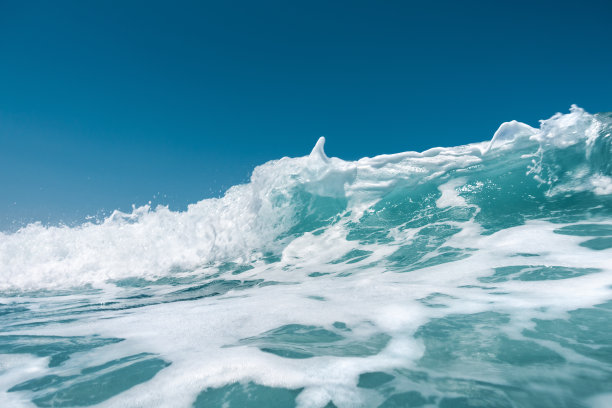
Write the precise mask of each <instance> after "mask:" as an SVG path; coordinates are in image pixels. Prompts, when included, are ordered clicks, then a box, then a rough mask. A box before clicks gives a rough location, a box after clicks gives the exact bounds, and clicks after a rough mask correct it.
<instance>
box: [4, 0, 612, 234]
mask: <svg viewBox="0 0 612 408" xmlns="http://www.w3.org/2000/svg"><path fill="white" fill-rule="evenodd" d="M611 4H612V3H611V2H610V1H581V2H577V1H572V2H563V1H554V2H552V1H507V2H501V1H499V2H498V1H486V2H484V1H483V2H477V1H462V2H460V1H431V2H410V1H346V2H330V1H300V2H294V1H258V2H255V1H215V2H209V1H198V2H180V1H177V2H168V1H167V2H156V1H126V0H122V1H91V2H90V1H81V0H78V1H61V0H60V1H53V2H51V1H40V2H36V1H8V0H0V230H7V229H8V230H12V229H15V228H16V227H18V226H20V225H23V223H25V222H30V221H33V220H41V221H43V222H44V223H48V222H51V223H57V222H66V223H74V222H78V221H79V220H83V219H84V217H85V216H87V215H101V214H104V213H107V212H109V211H111V210H112V209H115V208H120V209H124V210H126V209H129V208H130V207H131V205H132V204H136V205H142V204H144V203H146V202H147V201H149V200H153V202H154V203H163V204H169V205H170V206H171V208H184V206H185V205H186V204H188V203H191V202H195V201H198V200H200V199H202V198H205V197H210V196H217V195H219V194H221V193H223V191H224V190H225V189H226V188H228V187H229V186H231V185H233V184H237V183H240V182H245V181H246V180H248V176H249V173H250V171H251V170H252V168H253V167H254V166H255V165H257V164H260V163H263V162H265V161H267V160H270V159H275V158H280V157H282V156H302V155H305V154H307V153H309V151H310V149H311V148H312V147H313V146H314V144H315V142H316V140H317V138H318V137H319V136H321V135H324V136H326V137H327V146H326V147H327V149H326V150H327V152H328V154H329V155H332V156H337V157H341V158H343V159H356V158H359V157H362V156H372V155H376V154H381V153H394V152H399V151H406V150H424V149H426V148H429V147H433V146H438V145H457V144H463V143H467V142H473V141H481V140H485V139H488V138H490V137H491V135H492V134H493V132H494V131H495V130H496V128H497V126H498V125H499V124H500V123H501V122H503V121H507V120H511V119H517V120H521V121H524V122H527V123H529V124H532V125H537V120H538V119H543V118H547V117H549V116H551V115H552V114H554V113H555V112H557V111H567V109H568V108H569V106H570V104H572V103H576V104H578V105H579V106H582V107H584V108H585V109H587V110H588V111H590V112H598V111H606V110H611V109H612V107H611V106H612V45H611V44H612V29H611V27H612V5H611Z"/></svg>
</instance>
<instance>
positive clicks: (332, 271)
mask: <svg viewBox="0 0 612 408" xmlns="http://www.w3.org/2000/svg"><path fill="white" fill-rule="evenodd" d="M611 133H612V118H611V116H610V115H609V114H596V115H591V114H589V113H586V112H584V111H583V110H581V109H580V108H577V107H572V109H571V112H570V113H569V114H565V115H561V114H557V115H555V116H553V117H552V118H550V119H548V120H546V121H542V123H541V126H540V128H539V129H535V128H531V127H529V126H527V125H525V124H521V123H518V122H508V123H504V124H502V126H501V127H500V129H499V130H498V131H497V132H496V134H495V136H494V137H493V139H492V140H491V141H490V142H483V143H478V144H472V145H466V146H459V147H452V148H434V149H431V150H428V151H426V152H423V153H415V152H406V153H399V154H394V155H384V156H377V157H373V158H364V159H361V160H358V161H355V162H347V161H343V160H340V159H337V158H328V157H327V156H326V155H325V153H324V150H323V144H324V140H319V142H318V143H317V145H316V146H315V148H314V149H313V151H312V153H311V154H310V155H309V156H306V157H301V158H283V159H281V160H277V161H272V162H268V163H266V164H264V165H262V166H260V167H258V168H256V169H255V170H254V172H253V176H252V179H251V181H250V183H248V184H245V185H241V186H236V187H233V188H232V189H230V190H229V191H228V192H227V193H226V195H225V196H224V197H222V198H219V199H209V200H203V201H200V202H198V203H196V204H193V205H191V206H189V208H188V210H187V211H184V212H173V211H170V210H169V209H167V208H165V207H158V208H155V209H151V208H149V207H146V206H145V207H141V208H135V209H134V210H133V212H132V213H130V214H125V213H121V212H115V213H114V214H113V215H112V216H111V217H109V218H107V219H105V220H103V221H101V222H100V223H86V224H83V225H81V226H78V227H74V228H69V227H50V226H43V225H40V224H32V225H29V226H27V227H25V228H22V229H21V230H19V231H17V232H15V233H4V234H3V233H0V406H7V407H9V406H10V407H73V406H94V405H95V406H99V407H154V406H164V407H165V406H168V407H222V406H223V407H292V406H298V407H334V406H335V407H338V408H342V407H378V406H380V407H440V408H449V407H551V408H553V407H554V408H558V407H594V408H598V407H610V406H612V136H611Z"/></svg>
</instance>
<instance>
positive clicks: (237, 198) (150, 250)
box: [0, 106, 612, 290]
mask: <svg viewBox="0 0 612 408" xmlns="http://www.w3.org/2000/svg"><path fill="white" fill-rule="evenodd" d="M609 139H610V133H609V125H608V123H607V122H606V123H604V118H602V117H600V116H598V115H592V114H589V113H587V112H585V111H584V110H583V109H581V108H579V107H577V106H572V107H571V110H570V113H569V114H560V113H558V114H556V115H554V116H553V117H551V118H550V119H548V120H544V121H541V124H540V127H539V129H535V128H532V127H530V126H529V125H526V124H523V123H519V122H516V121H512V122H507V123H504V124H502V125H501V126H500V128H499V129H498V130H497V132H495V135H494V136H493V139H492V140H491V141H490V142H482V143H474V144H469V145H463V146H456V147H447V148H443V147H436V148H433V149H429V150H426V151H424V152H420V153H419V152H404V153H397V154H390V155H380V156H375V157H371V158H370V157H366V158H362V159H360V160H357V161H345V160H341V159H339V158H335V157H328V156H327V155H326V154H325V151H324V144H325V139H324V138H320V139H319V140H318V142H317V143H316V145H315V147H314V149H313V150H312V153H310V155H308V156H305V157H299V158H287V157H285V158H282V159H280V160H272V161H270V162H267V163H265V164H263V165H261V166H258V167H256V168H255V169H254V171H253V174H252V177H251V179H250V182H249V183H247V184H244V185H237V186H234V187H232V188H230V189H229V190H228V191H227V192H226V193H225V195H224V196H223V197H221V198H212V199H205V200H202V201H199V202H197V203H195V204H191V205H189V207H188V209H187V210H186V211H171V210H170V209H168V208H167V207H165V206H158V207H156V208H151V207H150V206H148V205H145V206H142V207H137V208H134V209H133V211H132V212H131V213H123V212H120V211H115V212H114V213H113V214H112V215H111V216H109V217H108V218H106V219H104V220H102V221H101V222H86V223H84V224H82V225H79V226H76V227H67V226H46V225H42V224H41V223H33V224H30V225H27V226H25V227H23V228H21V229H20V230H18V231H16V232H14V233H0V290H35V289H42V288H61V287H72V286H81V285H94V286H96V285H104V284H105V282H108V281H109V280H116V279H122V278H126V277H142V278H146V279H153V278H157V277H160V276H165V275H168V274H172V273H175V272H176V271H177V270H183V269H194V268H198V267H201V266H203V265H209V264H211V263H215V262H221V261H235V262H242V263H243V262H255V261H257V260H258V259H261V258H262V257H263V256H264V254H266V253H276V254H280V253H281V252H282V251H283V249H284V248H286V247H287V245H289V243H290V242H291V241H292V240H294V239H298V238H299V234H300V233H293V232H292V228H294V227H295V226H296V225H297V224H299V223H300V222H303V219H304V217H308V216H309V214H310V213H309V211H310V210H312V209H310V210H309V205H311V203H312V202H313V201H312V199H311V198H312V197H315V198H319V199H321V200H329V201H330V202H335V203H336V205H337V206H338V208H339V209H338V211H337V212H338V214H349V213H350V215H349V217H352V218H351V219H353V220H357V219H358V217H359V216H360V215H361V214H363V213H364V211H367V210H368V208H370V207H371V206H372V205H374V204H375V203H377V202H378V201H380V200H381V198H383V197H385V196H386V195H387V194H390V193H391V192H393V191H397V190H398V189H414V188H417V187H418V186H424V185H427V183H433V185H435V186H436V188H437V187H438V186H440V189H439V191H441V192H442V196H441V197H440V198H439V200H438V201H437V205H438V207H440V208H445V207H451V206H461V205H464V204H465V199H464V198H462V197H460V196H459V195H457V192H456V191H455V189H456V188H458V187H460V185H461V184H462V181H461V179H460V178H457V179H456V180H450V178H449V177H454V176H451V175H454V174H457V176H458V177H461V172H462V171H465V170H466V169H473V168H475V167H477V166H482V167H483V168H484V169H487V168H488V167H491V168H493V167H495V166H497V165H498V164H499V163H503V162H511V161H513V160H516V159H517V158H518V157H524V156H525V155H527V156H529V157H532V164H531V165H530V167H529V168H525V169H524V172H525V173H527V174H526V175H525V178H531V179H533V178H535V179H536V180H538V181H539V182H540V183H541V184H543V185H545V186H546V188H547V189H548V192H549V194H557V193H559V192H563V193H567V192H568V191H587V192H592V193H594V194H598V195H600V196H601V195H609V194H612V187H611V186H612V181H611V180H612V178H611V176H612V174H610V165H609V162H607V161H606V157H607V158H609V148H610V142H609ZM582 145H584V148H583V149H582V150H581V151H580V152H581V153H580V154H582V156H581V157H582V158H581V162H580V163H579V164H580V166H579V167H577V168H575V169H574V170H573V171H574V173H572V174H571V175H570V176H571V177H570V176H563V175H559V174H557V173H555V171H554V166H548V164H550V161H551V160H553V161H554V160H556V159H555V158H554V157H553V156H555V154H556V153H557V152H560V151H565V150H567V151H569V149H571V148H576V146H582ZM602 146H603V148H602ZM602 149H603V150H604V153H605V150H606V149H608V153H607V154H608V156H605V157H603V158H602V157H601V154H602V153H601V150H602ZM551 157H552V158H551ZM606 166H607V167H606ZM564 177H565V178H564ZM568 177H569V178H568ZM333 215H334V214H331V215H330V216H333ZM302 232H303V231H302Z"/></svg>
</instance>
